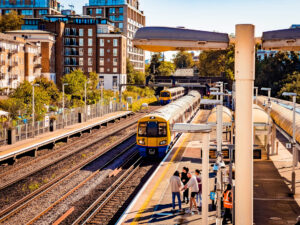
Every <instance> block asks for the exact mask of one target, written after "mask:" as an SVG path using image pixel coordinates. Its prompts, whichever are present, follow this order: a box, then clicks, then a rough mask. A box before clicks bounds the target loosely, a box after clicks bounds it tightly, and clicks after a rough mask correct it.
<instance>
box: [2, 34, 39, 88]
mask: <svg viewBox="0 0 300 225" xmlns="http://www.w3.org/2000/svg"><path fill="white" fill-rule="evenodd" d="M40 75H41V46H40V44H33V43H31V42H28V41H26V40H25V39H24V38H19V37H15V36H13V35H8V34H2V33H0V88H1V89H2V90H5V91H6V93H9V91H10V89H13V88H16V87H17V86H18V85H19V83H20V82H23V81H24V80H28V81H30V82H31V81H33V80H34V79H35V78H36V77H39V76H40Z"/></svg>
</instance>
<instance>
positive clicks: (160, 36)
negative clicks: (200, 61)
mask: <svg viewBox="0 0 300 225" xmlns="http://www.w3.org/2000/svg"><path fill="white" fill-rule="evenodd" d="M132 42H133V44H134V46H135V47H137V48H141V49H143V50H147V51H151V52H164V51H183V50H185V51H186V50H219V49H226V48H228V45H229V36H228V34H226V33H217V32H208V31H200V30H190V29H183V28H172V27H143V28H140V29H138V30H137V32H136V34H135V37H134V39H133V41H132Z"/></svg>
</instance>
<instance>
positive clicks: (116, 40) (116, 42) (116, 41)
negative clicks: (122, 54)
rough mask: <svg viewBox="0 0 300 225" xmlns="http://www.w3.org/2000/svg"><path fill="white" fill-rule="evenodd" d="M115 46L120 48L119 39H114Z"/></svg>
mask: <svg viewBox="0 0 300 225" xmlns="http://www.w3.org/2000/svg"><path fill="white" fill-rule="evenodd" d="M113 45H114V47H117V46H118V39H114V40H113Z"/></svg>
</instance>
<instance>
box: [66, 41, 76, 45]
mask: <svg viewBox="0 0 300 225" xmlns="http://www.w3.org/2000/svg"><path fill="white" fill-rule="evenodd" d="M65 46H78V43H77V42H76V41H70V42H65Z"/></svg>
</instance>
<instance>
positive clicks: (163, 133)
mask: <svg viewBox="0 0 300 225" xmlns="http://www.w3.org/2000/svg"><path fill="white" fill-rule="evenodd" d="M158 136H159V137H167V123H158Z"/></svg>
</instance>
